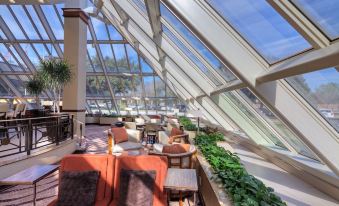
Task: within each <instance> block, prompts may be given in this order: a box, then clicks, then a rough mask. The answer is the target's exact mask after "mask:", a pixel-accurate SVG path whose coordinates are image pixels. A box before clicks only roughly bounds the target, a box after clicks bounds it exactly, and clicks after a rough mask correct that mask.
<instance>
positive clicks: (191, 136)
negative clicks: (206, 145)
mask: <svg viewBox="0 0 339 206" xmlns="http://www.w3.org/2000/svg"><path fill="white" fill-rule="evenodd" d="M184 133H186V134H188V141H189V142H190V143H191V144H193V143H194V138H195V136H197V131H187V130H184Z"/></svg>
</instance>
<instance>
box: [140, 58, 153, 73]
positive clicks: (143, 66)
mask: <svg viewBox="0 0 339 206" xmlns="http://www.w3.org/2000/svg"><path fill="white" fill-rule="evenodd" d="M140 63H141V71H142V73H153V69H152V68H151V67H150V66H149V65H148V64H147V63H146V62H145V60H144V59H143V58H140Z"/></svg>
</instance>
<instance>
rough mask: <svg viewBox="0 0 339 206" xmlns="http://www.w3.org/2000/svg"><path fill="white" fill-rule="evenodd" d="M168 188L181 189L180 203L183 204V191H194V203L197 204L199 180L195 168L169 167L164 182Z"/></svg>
mask: <svg viewBox="0 0 339 206" xmlns="http://www.w3.org/2000/svg"><path fill="white" fill-rule="evenodd" d="M164 188H165V189H167V190H174V191H179V195H180V199H179V205H180V206H182V205H183V203H182V192H194V205H196V204H197V193H198V180H197V173H196V170H195V169H179V168H168V170H167V176H166V180H165V184H164Z"/></svg>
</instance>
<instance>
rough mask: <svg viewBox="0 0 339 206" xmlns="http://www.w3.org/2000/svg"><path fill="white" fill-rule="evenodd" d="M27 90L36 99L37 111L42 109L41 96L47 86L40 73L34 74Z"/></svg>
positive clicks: (27, 84) (27, 85)
mask: <svg viewBox="0 0 339 206" xmlns="http://www.w3.org/2000/svg"><path fill="white" fill-rule="evenodd" d="M26 89H27V91H28V92H29V93H30V94H31V95H33V96H34V97H35V102H36V105H37V109H41V102H40V98H39V95H40V94H41V93H42V92H43V91H44V89H45V85H44V82H43V80H42V78H41V75H40V74H39V73H37V74H34V75H33V78H32V79H31V80H29V81H28V82H27V83H26Z"/></svg>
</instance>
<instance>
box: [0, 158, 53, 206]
mask: <svg viewBox="0 0 339 206" xmlns="http://www.w3.org/2000/svg"><path fill="white" fill-rule="evenodd" d="M58 169H59V165H35V166H32V167H30V168H27V169H25V170H23V171H21V172H19V173H16V174H14V175H12V176H10V177H7V178H5V179H3V180H0V185H33V205H36V183H37V182H39V181H40V180H42V179H43V178H45V177H47V176H48V175H50V174H52V173H53V172H55V171H56V170H58Z"/></svg>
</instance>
